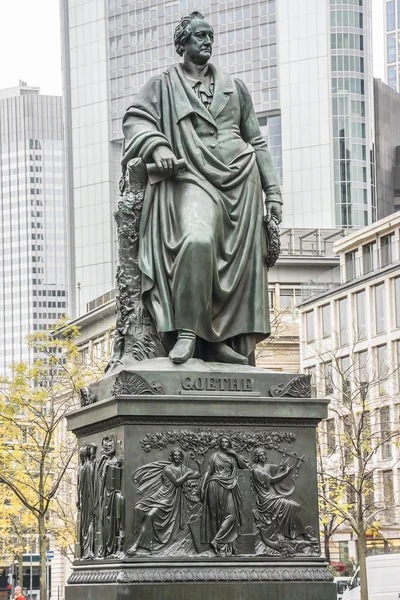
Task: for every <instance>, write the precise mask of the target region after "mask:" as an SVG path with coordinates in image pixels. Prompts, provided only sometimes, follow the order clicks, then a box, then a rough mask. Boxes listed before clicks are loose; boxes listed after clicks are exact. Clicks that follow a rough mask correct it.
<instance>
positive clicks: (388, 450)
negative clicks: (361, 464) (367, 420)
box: [379, 406, 392, 460]
mask: <svg viewBox="0 0 400 600" xmlns="http://www.w3.org/2000/svg"><path fill="white" fill-rule="evenodd" d="M379 418H380V425H381V444H382V446H381V448H382V458H383V459H384V460H385V459H387V458H392V444H391V442H390V441H385V440H387V438H388V437H389V436H390V431H391V427H390V407H389V406H385V407H384V408H381V409H380V411H379Z"/></svg>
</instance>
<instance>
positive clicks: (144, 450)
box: [67, 358, 335, 600]
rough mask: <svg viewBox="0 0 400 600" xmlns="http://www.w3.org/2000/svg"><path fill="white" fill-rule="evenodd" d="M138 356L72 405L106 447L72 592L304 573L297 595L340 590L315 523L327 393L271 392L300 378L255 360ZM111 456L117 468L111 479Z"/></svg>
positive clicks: (263, 589) (235, 593) (83, 426)
mask: <svg viewBox="0 0 400 600" xmlns="http://www.w3.org/2000/svg"><path fill="white" fill-rule="evenodd" d="M152 365H154V366H152ZM191 367H192V368H191ZM135 368H136V372H135V373H133V375H135V377H132V378H129V377H128V375H129V371H126V370H121V371H120V372H119V373H118V372H117V373H112V372H111V373H110V375H108V376H106V377H105V378H104V380H103V381H101V382H99V383H98V384H97V387H95V388H94V389H95V393H96V396H97V398H98V400H97V402H96V403H94V404H89V405H86V406H84V407H82V408H81V409H79V410H78V411H76V412H75V413H73V414H71V415H70V416H69V428H70V429H72V430H73V431H74V432H75V433H76V434H77V436H78V439H79V445H80V447H83V449H84V453H86V450H85V448H87V447H88V446H91V447H93V448H96V447H98V448H99V447H102V448H103V450H102V453H101V455H100V457H99V458H97V459H96V458H95V459H94V463H93V464H94V474H95V485H94V490H95V492H94V493H95V494H96V493H97V498H98V499H97V500H96V499H95V507H96V506H97V508H96V509H95V511H94V517H93V523H95V527H94V531H95V547H94V550H93V551H92V552H93V553H94V556H95V557H97V558H96V559H95V560H93V559H92V560H88V559H89V558H91V556H90V554H89V553H87V552H86V550H85V548H86V539H87V534H86V531H87V528H86V527H84V526H83V524H82V538H81V546H82V558H81V559H80V560H78V561H76V564H75V566H74V569H73V574H72V576H71V579H70V584H69V588H68V591H67V599H68V600H71V599H72V598H74V600H75V599H78V600H81V599H82V600H83V598H84V597H85V594H87V596H86V597H89V598H90V594H92V593H94V592H92V591H90V592H89V587H92V588H94V590H97V592H98V593H99V594H100V598H101V597H102V596H101V594H102V593H103V589H102V585H103V584H106V588H105V590H104V594H106V591H107V595H104V594H103V597H104V598H107V600H108V599H109V598H112V597H115V598H119V597H120V598H123V597H124V594H125V595H126V596H128V597H129V595H130V594H131V595H132V596H133V597H135V594H136V595H137V594H139V597H143V599H144V600H149V599H152V598H153V596H152V594H153V591H152V590H153V587H152V586H153V585H154V584H155V583H157V585H158V586H161V587H160V589H159V594H161V596H159V597H162V598H171V600H172V599H173V600H184V599H187V597H190V598H195V599H198V600H204V599H205V598H207V597H213V594H221V593H222V592H221V590H225V591H224V594H225V596H224V595H222V596H221V597H222V598H225V597H226V598H229V599H230V600H231V599H234V600H243V599H244V598H247V594H248V597H254V598H255V599H256V600H261V598H264V597H271V598H273V599H275V600H282V598H285V600H291V596H290V595H286V596H282V594H288V593H289V589H294V588H293V587H292V588H290V587H287V586H288V585H289V582H294V581H295V582H296V587H295V589H296V593H297V596H296V600H297V598H300V599H301V600H306V599H307V600H309V599H310V598H313V597H314V598H316V599H317V598H318V600H320V599H322V600H333V599H334V597H335V596H334V594H333V592H332V587H331V586H330V584H329V581H330V579H329V577H330V576H329V573H328V572H327V570H326V564H325V562H324V560H323V558H322V557H321V555H320V545H319V540H318V536H317V535H316V533H315V532H317V531H318V507H317V482H316V445H315V428H316V426H317V423H318V422H319V420H320V419H321V418H324V417H325V415H326V405H327V401H324V400H316V399H313V398H307V397H305V398H296V397H293V396H283V397H282V396H278V397H273V396H271V393H270V390H276V389H278V390H280V391H282V390H284V389H286V390H287V391H288V392H292V389H293V388H291V387H290V385H289V384H290V382H291V381H294V382H296V378H297V377H298V376H296V375H293V374H292V375H289V374H281V373H267V372H265V371H263V370H262V369H256V368H254V367H249V366H246V365H236V366H235V365H225V366H224V365H213V364H212V363H204V362H202V361H200V360H193V361H189V362H187V363H185V364H184V365H179V366H174V367H173V366H171V363H170V362H169V360H168V359H167V358H158V359H152V360H148V361H142V362H140V363H136V367H135ZM143 380H144V381H145V382H146V383H145V384H144V383H143ZM303 383H307V380H306V381H305V382H303ZM187 388H189V389H187ZM197 388H198V389H197ZM156 389H158V390H159V391H158V393H157V392H156V391H155V390H156ZM299 389H300V388H299ZM306 395H307V394H306ZM108 444H110V447H109V448H108ZM105 445H106V449H105V448H104V446H105ZM105 450H106V451H105ZM94 456H95V453H94ZM122 457H123V468H122ZM115 461H116V464H115V465H114V462H115ZM84 462H86V459H85V461H84ZM106 464H108V465H110V467H112V466H115V467H116V469H117V471H118V473H117V474H115V476H112V477H111V478H109V479H108V481H109V482H110V483H111V485H108V484H107V485H103V486H102V485H101V484H100V482H101V481H107V476H106V474H105V470H106ZM89 472H90V471H89ZM101 474H102V476H101ZM81 476H82V473H80V480H81V478H82V477H81ZM96 481H97V483H96ZM112 482H115V483H112ZM114 489H115V501H109V500H107V499H106V500H105V498H110V499H111V497H112V494H113V493H114V491H113V490H114ZM96 490H98V492H96ZM91 505H92V503H91V502H90V503H89V506H91ZM82 512H83V511H82ZM89 512H90V510H89ZM105 519H106V520H105ZM84 521H85V522H86V521H87V520H84ZM104 523H107V525H106V527H108V529H107V530H106V531H103V524H104ZM109 523H110V524H111V527H109V525H108V524H109ZM103 540H109V543H104V541H103ZM92 548H93V546H92ZM104 548H107V552H106V553H104ZM234 582H235V583H236V585H233V583H234ZM171 586H172V587H171ZM179 586H180V587H179ZM210 586H211V587H210ZM285 586H286V587H285ZM228 590H229V592H228ZM316 590H317V591H318V593H319V594H320V596H318V593H317V591H316ZM113 594H114V596H113ZM196 594H197V595H196ZM94 597H95V596H93V598H94ZM218 597H219V596H218Z"/></svg>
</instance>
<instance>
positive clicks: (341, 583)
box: [334, 575, 351, 600]
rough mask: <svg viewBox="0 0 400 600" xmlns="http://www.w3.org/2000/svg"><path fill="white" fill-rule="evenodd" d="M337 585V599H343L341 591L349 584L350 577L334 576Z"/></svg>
mask: <svg viewBox="0 0 400 600" xmlns="http://www.w3.org/2000/svg"><path fill="white" fill-rule="evenodd" d="M334 581H335V583H336V587H337V600H343V592H344V591H345V590H347V588H348V587H349V585H350V582H351V577H341V576H340V575H339V577H335V579H334Z"/></svg>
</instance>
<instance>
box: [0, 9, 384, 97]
mask: <svg viewBox="0 0 400 600" xmlns="http://www.w3.org/2000/svg"><path fill="white" fill-rule="evenodd" d="M293 1H294V2H298V1H300V0H293ZM318 1H321V2H322V0H318ZM372 6H373V23H374V75H375V77H379V78H380V79H382V80H384V79H385V73H384V47H383V43H384V37H383V35H384V34H383V16H384V14H383V11H384V1H383V0H372ZM60 53H61V51H60V17H59V0H0V89H2V88H6V87H12V86H15V85H18V80H19V79H22V80H24V81H26V82H27V83H28V84H29V85H33V86H39V87H40V88H41V91H42V93H43V94H61V92H62V87H61V56H60Z"/></svg>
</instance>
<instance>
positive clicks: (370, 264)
mask: <svg viewBox="0 0 400 600" xmlns="http://www.w3.org/2000/svg"><path fill="white" fill-rule="evenodd" d="M393 250H394V248H393V246H384V247H383V248H380V249H377V250H374V251H373V252H367V253H363V254H362V256H358V257H355V258H353V259H351V260H347V261H346V262H345V263H344V264H343V265H341V266H340V267H335V268H334V269H330V270H329V271H326V272H325V273H322V275H318V276H317V277H314V279H310V280H309V281H306V282H304V283H302V284H301V293H302V298H303V300H307V299H309V298H311V297H313V296H318V295H320V294H323V293H324V292H327V291H328V290H330V289H332V288H334V287H338V286H339V285H343V284H345V283H349V282H350V281H355V280H356V279H359V278H360V277H364V276H365V275H368V274H370V273H373V272H375V271H378V270H379V269H384V268H385V267H387V266H389V265H392V264H396V263H399V262H400V260H399V258H398V256H397V255H394V252H393Z"/></svg>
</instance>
